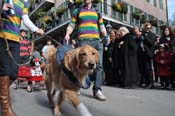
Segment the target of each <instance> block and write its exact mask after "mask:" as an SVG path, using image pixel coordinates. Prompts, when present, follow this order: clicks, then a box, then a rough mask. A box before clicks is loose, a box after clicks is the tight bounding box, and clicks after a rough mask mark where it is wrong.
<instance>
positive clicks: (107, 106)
mask: <svg viewBox="0 0 175 116" xmlns="http://www.w3.org/2000/svg"><path fill="white" fill-rule="evenodd" d="M103 93H104V94H105V95H106V97H107V101H98V100H96V99H94V98H93V97H92V89H88V90H81V95H80V99H81V101H82V102H83V103H84V104H85V105H86V106H87V108H88V109H89V111H90V112H91V113H92V115H93V116H175V91H173V90H157V89H122V88H117V87H107V86H104V87H103ZM11 96H12V103H13V108H14V110H15V111H16V113H17V114H18V116H53V109H51V108H49V106H48V100H47V96H46V91H45V90H42V91H40V90H35V91H33V92H31V93H28V92H26V89H24V88H23V89H22V88H18V89H17V90H14V89H13V88H11ZM61 113H62V116H80V115H79V113H78V112H77V110H76V109H74V107H73V106H72V105H71V104H69V103H68V102H67V101H66V102H63V104H62V105H61Z"/></svg>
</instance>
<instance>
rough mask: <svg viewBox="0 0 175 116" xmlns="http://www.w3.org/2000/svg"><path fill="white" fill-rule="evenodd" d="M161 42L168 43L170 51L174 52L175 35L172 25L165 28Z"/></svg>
mask: <svg viewBox="0 0 175 116" xmlns="http://www.w3.org/2000/svg"><path fill="white" fill-rule="evenodd" d="M160 44H164V45H166V46H167V47H168V51H170V52H172V48H173V47H174V46H175V37H174V35H173V31H172V30H171V28H170V27H168V26H167V27H165V28H164V29H163V33H162V37H161V38H160Z"/></svg>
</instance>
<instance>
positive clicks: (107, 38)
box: [98, 13, 110, 44]
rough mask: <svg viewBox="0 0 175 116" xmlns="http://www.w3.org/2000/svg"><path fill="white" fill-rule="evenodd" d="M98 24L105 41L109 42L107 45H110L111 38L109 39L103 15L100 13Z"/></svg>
mask: <svg viewBox="0 0 175 116" xmlns="http://www.w3.org/2000/svg"><path fill="white" fill-rule="evenodd" d="M98 24H99V28H100V32H101V34H102V35H103V39H104V41H106V42H107V43H106V44H109V43H110V38H109V36H108V34H107V31H106V28H105V25H104V22H103V18H102V15H101V13H100V16H99V21H98Z"/></svg>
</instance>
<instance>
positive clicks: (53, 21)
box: [30, 0, 167, 43]
mask: <svg viewBox="0 0 175 116" xmlns="http://www.w3.org/2000/svg"><path fill="white" fill-rule="evenodd" d="M31 1H32V3H31V5H30V18H31V19H32V20H33V21H34V22H35V24H36V25H38V26H39V27H42V28H44V29H45V32H46V34H48V35H49V36H51V37H52V38H54V39H55V40H57V41H60V40H62V39H63V37H64V35H65V31H66V27H67V24H68V23H69V21H70V18H71V11H72V10H73V9H74V8H75V6H73V7H71V6H72V3H73V1H74V0H31ZM78 1H81V0H78ZM96 1H99V0H96ZM101 1H102V2H100V3H97V4H94V6H95V7H96V8H97V9H98V10H99V11H100V12H102V15H103V19H104V22H105V24H106V25H107V24H110V25H111V26H112V27H113V28H116V29H118V28H119V27H121V26H127V27H129V28H132V27H133V26H134V25H138V26H140V27H141V26H142V25H143V23H144V22H145V21H149V22H151V23H152V24H153V31H154V32H155V33H156V34H160V31H161V26H162V25H165V24H166V23H167V7H166V6H167V3H166V0H101ZM34 3H35V4H34ZM76 7H77V6H76ZM72 37H74V36H72ZM41 38H44V37H38V38H37V40H36V42H38V43H43V42H41V41H43V40H44V39H41Z"/></svg>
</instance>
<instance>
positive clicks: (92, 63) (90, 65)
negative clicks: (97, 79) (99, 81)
mask: <svg viewBox="0 0 175 116" xmlns="http://www.w3.org/2000/svg"><path fill="white" fill-rule="evenodd" d="M95 66H96V64H95V63H94V62H89V63H88V67H89V69H94V68H95Z"/></svg>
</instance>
